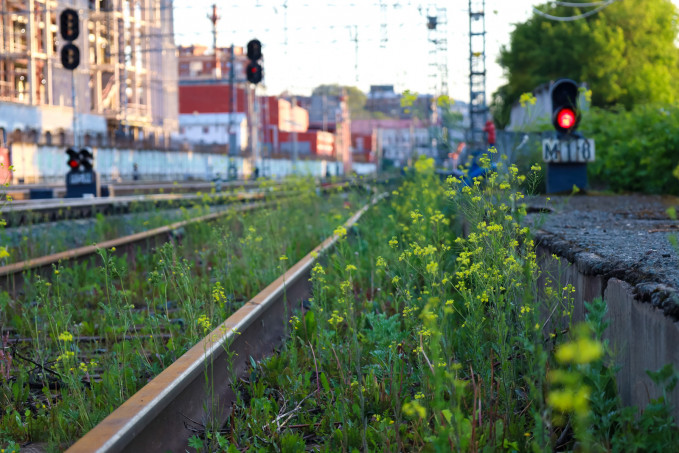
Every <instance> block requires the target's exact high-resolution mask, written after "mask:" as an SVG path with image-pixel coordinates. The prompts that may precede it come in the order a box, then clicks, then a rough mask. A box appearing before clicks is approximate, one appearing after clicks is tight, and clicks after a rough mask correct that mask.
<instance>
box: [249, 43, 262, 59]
mask: <svg viewBox="0 0 679 453" xmlns="http://www.w3.org/2000/svg"><path fill="white" fill-rule="evenodd" d="M247 55H248V59H249V60H251V61H257V60H259V59H260V58H262V43H261V42H259V39H253V40H252V41H250V42H249V43H248V53H247Z"/></svg>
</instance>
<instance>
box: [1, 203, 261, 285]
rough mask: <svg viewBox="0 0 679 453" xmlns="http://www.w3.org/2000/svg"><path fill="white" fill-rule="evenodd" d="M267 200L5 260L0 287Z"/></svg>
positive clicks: (168, 235)
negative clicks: (26, 275)
mask: <svg viewBox="0 0 679 453" xmlns="http://www.w3.org/2000/svg"><path fill="white" fill-rule="evenodd" d="M268 204H269V203H267V202H257V203H248V204H244V205H240V206H236V207H235V208H234V209H226V210H223V211H220V212H215V213H212V214H207V215H204V216H200V217H196V218H193V219H189V220H182V221H180V222H175V223H172V224H170V225H165V226H162V227H159V228H153V229H151V230H147V231H142V232H141V233H135V234H131V235H128V236H122V237H119V238H115V239H111V240H108V241H104V242H100V243H98V244H95V245H86V246H83V247H78V248H75V249H70V250H66V251H64V252H59V253H54V254H52V255H46V256H41V257H39V258H33V259H29V260H25V261H19V262H17V263H12V264H7V265H5V266H1V267H0V288H4V289H6V290H8V291H10V292H16V289H17V288H18V287H20V286H21V284H22V283H23V273H24V272H26V271H32V272H35V273H39V274H45V275H47V273H49V272H50V271H51V269H52V266H53V265H56V264H59V263H60V262H64V261H78V260H83V259H87V258H90V257H92V256H94V255H96V254H97V253H98V251H99V250H101V249H112V248H113V247H115V248H116V253H117V254H123V253H126V252H133V251H134V247H135V246H137V245H140V244H144V245H147V246H148V247H149V248H150V247H153V246H154V245H156V244H160V243H164V242H167V241H168V240H170V239H171V238H172V237H173V235H174V234H175V232H176V231H178V230H179V229H180V228H183V227H185V226H188V225H191V224H195V223H199V222H207V221H211V220H216V219H218V218H220V217H223V216H226V215H228V214H231V213H233V212H234V210H235V211H236V212H246V211H251V210H254V209H257V208H260V207H264V206H267V205H268ZM128 254H129V253H128Z"/></svg>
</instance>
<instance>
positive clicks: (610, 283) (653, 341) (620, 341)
mask: <svg viewBox="0 0 679 453" xmlns="http://www.w3.org/2000/svg"><path fill="white" fill-rule="evenodd" d="M552 253H553V252H552V251H551V250H549V249H548V248H547V247H542V246H539V247H538V248H537V255H538V263H539V265H540V269H541V271H542V276H541V277H540V278H541V281H540V282H539V283H542V284H544V282H545V279H546V278H549V279H551V280H552V282H553V286H554V288H555V289H558V288H563V287H564V286H565V285H567V284H569V283H570V284H572V285H573V286H574V287H575V289H576V292H575V311H574V313H573V319H574V321H576V322H577V321H582V320H584V317H585V309H584V302H585V301H588V302H589V301H592V300H593V299H594V298H596V297H602V298H603V299H604V300H605V301H606V305H607V306H608V313H607V319H608V321H609V322H610V325H609V327H608V330H607V332H606V339H607V340H608V341H609V344H610V346H611V349H612V351H613V352H614V353H615V363H616V365H617V366H619V367H620V371H619V372H618V376H617V380H618V390H619V392H620V397H621V399H622V402H623V403H624V404H625V405H634V406H637V407H638V408H639V409H644V408H645V407H646V405H647V404H648V403H649V402H650V400H651V399H653V398H657V397H659V396H660V395H662V389H660V388H657V386H656V385H655V384H654V383H653V382H652V381H651V379H650V378H649V377H648V375H647V374H646V371H647V370H650V371H657V370H658V369H660V368H662V367H663V366H665V365H666V364H668V363H672V364H674V366H675V369H677V370H679V347H677V346H678V345H679V323H677V322H676V321H675V320H674V319H673V318H671V317H670V316H667V315H665V313H664V312H663V311H662V310H661V309H658V308H656V307H655V306H654V305H653V304H652V303H649V302H646V301H642V300H641V299H640V297H638V294H639V293H640V289H639V288H636V287H634V286H632V285H630V284H628V283H626V282H624V281H622V280H619V279H617V278H608V277H607V276H605V275H601V274H597V273H596V272H592V268H593V267H595V266H592V265H591V263H592V262H593V261H596V260H597V259H599V258H598V256H597V255H594V254H591V253H580V254H577V255H576V256H575V262H571V261H569V260H568V259H566V258H564V257H560V258H559V259H554V257H553V256H552ZM584 255H587V256H584ZM660 286H661V285H658V287H657V288H655V289H654V290H653V291H654V292H657V291H664V290H666V289H667V288H661V287H660ZM669 402H670V403H671V404H672V405H673V406H674V412H673V414H674V417H675V420H679V389H675V390H674V391H673V392H672V393H671V394H670V395H669Z"/></svg>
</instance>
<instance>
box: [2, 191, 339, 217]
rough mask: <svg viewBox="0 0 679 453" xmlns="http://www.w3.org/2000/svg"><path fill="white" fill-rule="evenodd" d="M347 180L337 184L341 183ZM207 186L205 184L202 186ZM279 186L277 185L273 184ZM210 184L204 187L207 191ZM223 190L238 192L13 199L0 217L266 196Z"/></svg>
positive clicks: (112, 211) (115, 212)
mask: <svg viewBox="0 0 679 453" xmlns="http://www.w3.org/2000/svg"><path fill="white" fill-rule="evenodd" d="M345 182H347V181H340V182H338V183H336V184H342V183H345ZM206 184H207V183H206ZM334 184H335V183H332V184H331V183H321V187H325V186H334ZM276 186H277V187H278V186H280V184H276ZM170 187H171V185H170ZM212 188H214V185H212V186H210V185H209V184H207V185H206V186H205V187H204V189H207V190H208V191H210V190H211V189H212ZM224 188H225V189H229V188H231V189H234V190H236V189H238V190H240V191H239V192H216V193H211V192H209V193H205V194H195V193H194V194H180V193H155V194H147V195H127V196H119V197H100V198H55V199H46V200H13V201H11V202H9V203H7V204H6V206H3V207H2V208H0V218H3V219H4V220H5V222H6V226H8V227H15V226H21V225H28V224H35V223H43V222H54V221H58V220H65V219H83V218H89V217H94V216H96V215H97V214H104V215H118V214H126V213H129V212H132V211H135V210H136V211H139V210H144V209H150V208H168V207H179V206H191V205H194V204H196V203H200V204H209V205H220V204H225V203H232V202H236V201H241V202H245V201H251V200H253V199H261V198H264V197H265V196H266V192H265V191H263V190H262V189H260V186H259V184H258V183H256V182H245V183H240V184H231V185H229V186H225V187H224Z"/></svg>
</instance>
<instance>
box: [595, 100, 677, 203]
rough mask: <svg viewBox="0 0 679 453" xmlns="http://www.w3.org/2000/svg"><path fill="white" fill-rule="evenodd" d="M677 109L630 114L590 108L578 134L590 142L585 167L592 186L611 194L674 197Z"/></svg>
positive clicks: (639, 110)
mask: <svg viewBox="0 0 679 453" xmlns="http://www.w3.org/2000/svg"><path fill="white" fill-rule="evenodd" d="M677 127H679V107H677V106H675V105H641V106H636V107H634V108H633V109H632V110H630V111H625V110H622V109H617V110H614V111H605V110H601V109H592V111H590V112H589V113H588V114H587V115H586V117H585V118H584V119H583V121H582V131H583V133H584V134H585V135H586V136H588V137H591V138H593V139H594V140H595V142H596V161H595V162H592V163H590V164H589V165H588V171H589V175H590V180H591V182H592V184H598V185H606V186H608V187H609V188H610V189H611V190H614V191H616V192H623V191H630V192H645V193H652V194H679V179H677V178H675V177H674V175H673V174H672V170H673V169H675V168H676V167H677V165H678V164H679V135H677V134H675V133H674V132H673V131H675V130H676V129H677Z"/></svg>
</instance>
